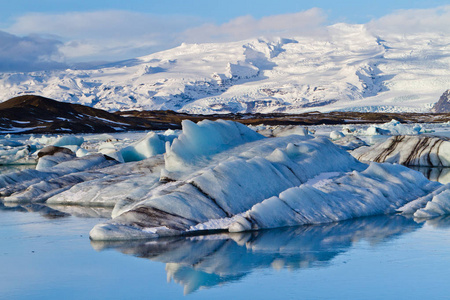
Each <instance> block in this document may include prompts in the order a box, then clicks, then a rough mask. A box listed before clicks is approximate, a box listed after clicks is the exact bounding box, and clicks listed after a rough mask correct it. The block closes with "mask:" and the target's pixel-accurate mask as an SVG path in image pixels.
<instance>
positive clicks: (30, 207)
mask: <svg viewBox="0 0 450 300" xmlns="http://www.w3.org/2000/svg"><path fill="white" fill-rule="evenodd" d="M0 210H9V211H20V212H37V213H39V214H41V215H42V216H43V217H45V218H47V219H55V218H64V217H68V216H74V217H78V218H111V213H112V208H110V207H88V206H74V205H50V206H49V205H45V204H37V203H30V204H16V203H3V202H1V201H0Z"/></svg>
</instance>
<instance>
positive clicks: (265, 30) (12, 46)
mask: <svg viewBox="0 0 450 300" xmlns="http://www.w3.org/2000/svg"><path fill="white" fill-rule="evenodd" d="M326 23H327V16H326V14H325V13H324V11H323V10H321V9H319V8H313V9H309V10H306V11H300V12H296V13H290V14H280V15H272V16H267V17H262V18H259V19H256V18H254V17H252V16H249V15H247V16H241V17H237V18H235V19H232V20H230V21H228V22H226V23H222V24H215V23H212V22H210V21H209V20H205V19H202V18H199V17H192V16H185V15H178V16H176V15H167V16H162V15H154V14H148V13H140V12H131V11H119V10H117V11H94V12H70V13H59V14H42V13H39V14H38V13H33V14H25V15H22V16H20V17H18V18H17V19H16V20H15V22H14V23H13V25H11V26H10V27H9V28H6V29H4V31H0V71H5V70H20V71H22V70H36V69H39V68H42V69H49V68H61V67H64V66H65V64H64V63H67V64H72V63H79V62H86V61H116V60H123V59H129V58H134V57H138V56H143V55H147V54H151V53H153V52H156V51H161V50H164V49H169V48H172V47H175V46H178V45H180V44H181V43H183V42H185V43H203V42H229V41H238V40H244V39H250V38H255V37H263V36H264V37H269V38H270V37H275V36H280V37H295V36H304V35H308V36H314V37H319V36H326V32H327V27H326ZM366 25H367V27H368V28H369V30H371V31H372V32H374V33H375V34H379V35H383V34H386V33H398V34H412V33H421V32H426V33H429V32H433V33H440V34H450V6H443V7H438V8H434V9H411V10H399V11H396V12H394V13H392V14H389V15H387V16H384V17H382V18H379V19H376V20H373V21H371V22H369V23H368V24H366Z"/></svg>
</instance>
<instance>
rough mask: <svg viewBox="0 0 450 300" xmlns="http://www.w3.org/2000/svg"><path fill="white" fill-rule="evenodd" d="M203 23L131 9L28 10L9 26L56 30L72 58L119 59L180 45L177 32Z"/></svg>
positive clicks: (18, 31) (26, 31) (12, 29)
mask: <svg viewBox="0 0 450 300" xmlns="http://www.w3.org/2000/svg"><path fill="white" fill-rule="evenodd" d="M198 24H200V20H199V19H198V18H194V17H189V16H165V17H163V16H156V15H152V14H144V13H138V12H129V11H97V12H71V13H64V14H27V15H24V16H21V17H19V18H17V19H16V22H15V23H14V24H13V25H12V26H11V27H10V28H8V31H9V32H11V33H14V34H18V35H20V34H29V33H35V34H52V35H55V36H59V37H60V40H62V41H64V45H63V46H61V48H60V50H61V52H62V53H63V54H64V55H65V57H66V59H68V61H80V60H82V59H84V60H116V59H124V58H130V57H135V56H139V55H146V54H149V53H151V52H155V51H159V50H161V49H167V48H170V47H174V46H176V45H178V44H179V43H180V42H179V40H178V38H177V35H178V34H179V33H180V32H182V31H183V30H185V28H187V27H191V26H196V25H198Z"/></svg>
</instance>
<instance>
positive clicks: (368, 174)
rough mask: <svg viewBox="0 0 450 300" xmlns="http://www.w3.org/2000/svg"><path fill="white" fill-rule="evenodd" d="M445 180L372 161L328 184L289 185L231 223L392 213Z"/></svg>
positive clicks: (270, 224)
mask: <svg viewBox="0 0 450 300" xmlns="http://www.w3.org/2000/svg"><path fill="white" fill-rule="evenodd" d="M439 186H441V185H440V184H439V183H433V182H430V181H428V180H427V179H426V178H425V177H423V175H422V174H420V173H419V172H416V171H413V170H410V169H407V168H405V167H402V166H399V165H389V164H376V163H371V164H370V166H369V168H367V169H366V170H365V171H363V172H356V171H354V172H352V173H349V174H346V175H343V176H340V177H337V178H336V179H334V180H333V181H332V182H330V183H328V184H326V185H318V186H315V187H312V186H311V185H307V184H303V185H301V186H299V187H294V188H290V189H287V190H286V191H284V192H282V193H281V194H280V195H279V196H278V197H271V198H269V199H266V200H264V201H262V202H261V203H258V204H256V205H255V206H253V207H252V209H250V210H249V211H247V212H246V213H244V214H243V215H242V217H243V219H242V218H241V219H240V220H238V221H236V223H237V224H236V223H233V224H231V225H230V226H229V228H228V229H229V230H230V231H240V230H245V229H246V228H249V227H250V228H252V229H260V228H275V227H283V226H292V225H303V224H319V223H328V222H334V221H341V220H346V219H351V218H356V217H363V216H370V215H378V214H389V213H393V212H395V211H396V209H397V208H399V207H401V206H402V205H404V204H405V203H407V202H409V201H412V200H415V199H417V198H419V197H423V196H425V195H427V194H429V193H430V192H432V191H433V190H435V189H436V188H437V187H439ZM445 195H446V196H447V195H448V194H447V193H446V194H445ZM444 199H445V200H441V201H440V202H441V203H445V204H447V202H446V201H447V200H446V199H447V198H445V197H444ZM244 219H245V220H244Z"/></svg>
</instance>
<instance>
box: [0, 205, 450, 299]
mask: <svg viewBox="0 0 450 300" xmlns="http://www.w3.org/2000/svg"><path fill="white" fill-rule="evenodd" d="M54 209H57V210H52V209H43V208H42V207H39V206H37V205H35V206H34V207H31V206H26V205H25V206H23V207H22V206H15V207H4V206H3V207H2V209H1V211H0V245H1V250H0V265H1V266H2V267H1V268H2V270H3V272H1V275H0V298H1V299H61V298H64V299H249V298H253V299H399V298H409V299H448V296H449V295H450V286H449V285H448V283H447V275H448V274H449V271H448V270H450V256H449V254H448V249H449V247H450V218H449V217H441V218H438V219H432V220H428V221H426V222H418V221H417V220H414V219H412V218H408V217H404V216H395V215H394V216H375V217H369V218H361V219H355V220H349V221H343V222H337V223H332V224H325V225H315V226H299V227H289V228H281V229H273V230H263V231H258V232H251V233H236V234H213V235H206V236H192V237H178V238H168V239H160V240H154V241H142V242H116V243H111V242H110V243H107V242H91V241H90V240H89V238H88V233H89V230H90V229H91V228H92V226H94V225H95V224H97V223H99V222H100V221H102V220H103V219H102V217H104V216H107V214H108V213H110V212H108V210H106V209H94V208H84V209H82V208H79V207H70V206H69V207H55V208H54ZM58 212H64V213H62V214H61V213H58ZM69 214H70V215H69Z"/></svg>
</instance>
